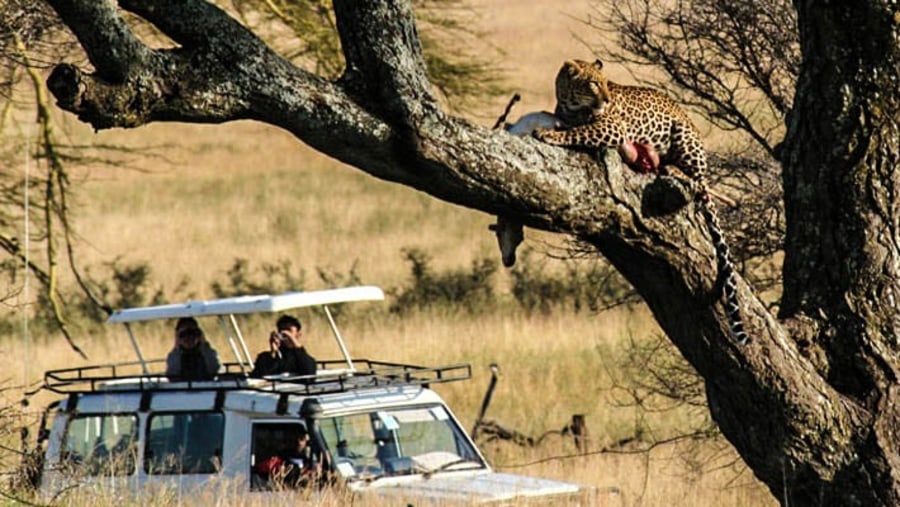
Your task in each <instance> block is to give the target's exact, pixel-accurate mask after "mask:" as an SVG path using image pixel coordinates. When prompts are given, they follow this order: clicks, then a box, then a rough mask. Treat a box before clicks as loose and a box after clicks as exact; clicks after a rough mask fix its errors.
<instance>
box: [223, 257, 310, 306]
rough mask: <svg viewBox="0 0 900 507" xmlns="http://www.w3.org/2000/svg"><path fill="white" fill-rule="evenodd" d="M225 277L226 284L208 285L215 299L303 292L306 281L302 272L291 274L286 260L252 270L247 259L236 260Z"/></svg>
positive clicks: (289, 265) (263, 264) (290, 268)
mask: <svg viewBox="0 0 900 507" xmlns="http://www.w3.org/2000/svg"><path fill="white" fill-rule="evenodd" d="M226 275H227V278H228V281H227V282H226V283H224V284H223V283H219V282H213V283H212V285H210V288H211V289H212V292H213V294H214V295H215V296H216V297H217V298H227V297H234V296H245V295H249V294H280V293H282V292H286V291H289V290H303V286H304V285H305V279H306V273H304V272H303V270H300V272H299V273H294V272H293V269H292V267H291V261H290V260H287V259H284V260H282V261H280V262H278V263H268V262H264V263H262V265H261V266H260V267H259V268H258V269H253V268H251V266H250V262H249V261H248V260H247V259H240V258H237V259H235V260H234V263H233V264H232V265H231V268H229V270H228V271H227V272H226Z"/></svg>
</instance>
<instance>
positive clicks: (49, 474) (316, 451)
mask: <svg viewBox="0 0 900 507" xmlns="http://www.w3.org/2000/svg"><path fill="white" fill-rule="evenodd" d="M383 298H384V294H383V292H382V291H381V289H379V288H378V287H349V288H342V289H333V290H324V291H314V292H293V293H286V294H281V295H276V296H246V297H236V298H227V299H218V300H212V301H191V302H187V303H183V304H171V305H163V306H154V307H146V308H132V309H127V310H121V311H119V312H116V313H115V314H113V315H112V316H111V317H110V318H109V322H111V323H121V324H124V325H125V328H126V330H127V331H128V336H129V338H130V340H131V343H132V345H133V347H134V350H135V353H136V354H137V361H132V362H129V363H120V364H108V365H98V366H85V367H78V368H69V369H63V370H55V371H49V372H47V373H46V375H45V385H44V387H45V388H46V389H49V390H51V391H53V392H56V393H60V394H63V395H65V396H63V397H61V399H60V400H58V401H56V402H54V403H52V404H51V405H50V406H49V407H48V409H47V411H46V412H45V417H44V423H43V426H44V427H43V428H42V431H41V432H40V437H39V440H40V444H41V445H40V446H39V449H41V448H43V449H44V459H43V463H42V466H41V474H40V490H41V492H42V494H43V495H44V496H50V497H52V496H54V495H57V494H59V492H61V491H67V490H69V489H71V488H96V489H98V490H99V489H100V488H113V490H114V491H117V492H121V491H123V490H124V491H128V492H132V493H134V494H138V495H140V494H145V493H146V492H148V491H158V490H159V489H160V488H162V489H167V488H170V490H171V491H177V494H179V495H187V494H191V492H192V491H197V490H198V489H200V488H208V487H212V486H214V485H216V484H225V483H228V484H230V485H231V486H229V491H230V492H235V491H236V492H237V493H238V494H246V495H249V496H251V497H252V496H254V495H263V496H265V495H272V494H281V493H273V492H272V491H273V490H274V489H279V485H273V484H272V482H270V481H269V480H266V479H264V478H263V477H261V476H260V475H259V474H258V473H256V471H257V470H258V467H257V465H258V464H260V463H262V462H264V461H265V460H267V459H269V458H270V457H272V456H273V455H276V454H277V453H278V452H279V451H280V450H282V449H283V448H284V445H285V442H286V441H288V439H289V435H296V434H297V433H298V431H300V430H301V428H302V429H303V430H306V431H307V432H308V434H309V435H310V441H309V447H310V449H311V451H312V452H311V456H312V458H311V459H312V460H315V461H317V462H318V463H319V465H318V466H316V467H315V469H316V470H320V472H319V473H318V474H317V475H316V476H315V478H314V479H312V480H311V481H310V482H311V483H312V484H313V485H314V486H313V489H315V488H316V487H319V488H322V489H318V490H317V491H319V493H312V494H313V495H314V496H315V495H318V496H319V497H322V496H324V495H325V492H333V491H340V492H341V493H340V494H343V495H349V496H350V497H361V498H371V497H368V496H367V495H377V496H378V497H383V498H385V500H387V502H388V503H387V504H388V505H406V504H407V503H414V504H416V505H422V504H426V505H427V504H441V505H443V504H448V503H454V502H456V503H462V504H465V505H468V504H474V503H499V504H509V505H520V504H522V503H523V502H528V500H536V501H539V502H540V503H547V502H550V503H552V504H554V505H555V504H557V501H559V503H560V504H570V502H571V504H578V503H584V502H585V500H584V499H585V498H590V493H586V490H585V489H582V488H581V487H579V486H578V485H575V484H569V483H563V482H558V481H551V480H544V479H537V478H532V477H525V476H518V475H510V474H504V473H497V472H494V471H493V470H491V467H490V466H489V465H488V463H487V462H486V461H485V459H484V456H482V454H481V452H480V451H479V450H478V448H477V447H476V446H475V443H474V442H473V441H472V439H471V438H470V437H469V436H468V435H467V434H466V432H465V431H464V430H463V429H462V426H461V425H460V423H459V421H458V420H457V419H456V417H455V416H454V415H453V413H452V412H451V411H450V409H449V408H448V407H447V405H446V404H445V403H444V401H443V400H442V399H441V397H440V396H438V394H437V393H435V392H434V391H432V390H431V389H430V388H429V386H430V385H433V384H437V383H441V382H451V381H456V380H464V379H468V378H470V376H471V370H470V366H469V365H466V364H454V365H446V366H437V367H423V366H414V365H410V364H397V363H390V362H381V361H374V360H368V359H351V357H350V355H349V354H348V353H347V349H346V347H345V345H344V340H343V338H342V337H341V335H340V333H339V331H338V328H337V327H336V325H335V322H334V319H333V318H332V313H331V311H330V310H329V305H333V304H338V303H346V302H351V301H366V300H381V299H383ZM310 306H315V307H319V308H321V309H322V311H324V314H325V317H326V318H327V321H328V322H329V324H330V326H331V329H332V331H333V332H334V336H335V339H336V340H337V342H338V345H339V348H340V350H341V353H342V354H343V357H342V358H340V359H338V360H329V361H319V364H318V366H319V372H318V373H317V374H316V375H315V376H306V377H290V376H278V377H267V378H263V379H255V378H248V372H249V371H250V370H251V369H252V367H253V365H252V358H251V355H250V353H249V351H248V349H247V346H246V343H245V341H244V338H243V336H242V334H241V331H240V328H239V327H238V319H237V318H236V317H237V316H238V315H241V314H260V313H263V314H265V313H274V312H282V311H287V310H292V309H296V308H300V307H310ZM179 317H195V318H197V319H200V320H201V323H202V319H203V318H213V319H216V320H218V323H219V327H220V328H221V331H222V333H223V335H224V339H225V342H227V343H228V347H229V348H230V349H231V352H232V354H233V355H234V358H235V361H234V362H228V363H226V364H224V365H223V368H222V370H221V371H220V373H219V375H218V376H217V377H216V378H215V379H214V380H209V381H175V380H169V379H167V378H166V376H165V375H164V374H163V373H162V370H163V369H164V365H163V361H162V360H153V361H150V360H145V359H144V358H143V355H142V354H141V350H140V347H139V346H138V340H137V339H136V337H135V335H134V333H133V329H132V325H133V324H134V323H136V322H140V321H150V320H159V319H174V318H179ZM266 318H272V317H271V316H267V317H266ZM213 327H214V326H211V325H210V324H209V323H207V325H206V326H205V328H206V329H207V334H208V335H210V334H212V333H210V330H211V329H212V328H213ZM215 343H216V344H219V342H218V341H215ZM222 343H224V342H222ZM218 348H219V350H220V352H222V347H221V345H220V346H219V347H218ZM223 355H224V354H223ZM315 485H318V486H315ZM265 492H269V493H265ZM236 501H237V500H236ZM588 502H590V500H588ZM365 503H366V502H365V501H363V503H362V504H365Z"/></svg>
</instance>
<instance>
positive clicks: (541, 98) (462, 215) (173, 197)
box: [0, 0, 772, 506]
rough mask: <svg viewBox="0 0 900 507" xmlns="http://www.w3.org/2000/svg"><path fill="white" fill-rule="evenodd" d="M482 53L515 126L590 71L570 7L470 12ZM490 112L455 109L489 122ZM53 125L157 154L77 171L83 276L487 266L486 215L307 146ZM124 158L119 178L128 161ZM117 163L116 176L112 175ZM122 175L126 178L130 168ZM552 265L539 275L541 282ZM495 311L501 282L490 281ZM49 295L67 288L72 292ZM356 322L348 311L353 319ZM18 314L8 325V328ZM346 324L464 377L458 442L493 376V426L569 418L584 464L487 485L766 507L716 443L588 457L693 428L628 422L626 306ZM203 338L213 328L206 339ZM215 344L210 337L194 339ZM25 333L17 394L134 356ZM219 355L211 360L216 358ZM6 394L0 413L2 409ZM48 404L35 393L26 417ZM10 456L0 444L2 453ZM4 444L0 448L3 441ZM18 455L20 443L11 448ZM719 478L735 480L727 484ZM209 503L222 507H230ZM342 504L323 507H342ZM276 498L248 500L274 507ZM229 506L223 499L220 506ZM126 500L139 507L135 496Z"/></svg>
mask: <svg viewBox="0 0 900 507" xmlns="http://www.w3.org/2000/svg"><path fill="white" fill-rule="evenodd" d="M474 4H475V5H476V6H477V7H478V8H480V9H481V12H482V15H481V17H480V20H481V21H480V22H481V24H482V26H481V28H482V29H483V31H484V34H485V35H484V40H486V41H487V42H489V43H490V44H492V45H494V46H496V47H498V48H501V49H502V50H503V51H504V52H505V57H504V59H503V61H502V66H503V70H504V71H505V72H506V76H507V81H508V83H509V85H510V87H511V88H512V89H514V90H515V91H518V92H520V93H522V95H523V101H522V103H521V104H520V105H519V106H517V108H516V110H515V112H514V115H513V116H516V115H518V114H524V113H525V112H528V111H532V110H540V109H545V110H546V109H552V107H553V102H554V99H553V91H552V86H553V77H554V75H555V73H556V71H557V69H558V67H559V65H560V63H561V62H562V61H563V60H565V59H568V58H573V57H574V58H590V57H591V54H590V52H589V50H588V48H587V47H585V46H584V45H583V44H582V43H581V42H580V41H579V38H581V39H584V40H587V41H588V42H590V41H591V40H593V38H595V37H602V36H603V34H592V33H590V32H587V31H585V30H586V29H585V28H584V25H582V24H581V23H580V22H578V18H584V17H585V16H586V14H587V12H588V11H589V7H588V3H587V2H585V1H566V2H559V1H556V0H535V1H532V2H527V3H522V2H520V1H513V0H478V1H476V2H474ZM609 72H610V74H611V76H612V77H613V79H616V80H619V81H622V82H628V81H629V77H628V73H627V71H625V70H624V69H621V68H616V67H615V66H612V67H611V68H610V69H609ZM505 100H506V99H505V98H500V99H497V101H495V103H492V104H488V105H486V106H484V108H483V109H481V110H478V111H475V112H472V113H469V114H470V116H471V118H472V120H473V121H476V122H478V123H481V124H483V125H486V126H489V125H490V124H491V123H493V120H494V118H495V117H496V116H497V114H499V113H500V112H501V111H502V108H503V106H504V105H505ZM60 120H61V121H62V122H63V123H64V124H66V125H67V127H68V130H69V131H70V132H72V134H71V138H72V139H73V140H75V141H76V142H81V141H88V142H96V143H114V144H120V145H124V146H130V147H135V148H138V147H146V146H155V147H156V148H155V149H153V150H151V152H150V153H152V154H153V156H146V155H142V156H137V157H130V158H128V159H127V160H126V161H124V162H123V164H122V165H121V166H120V167H116V168H109V167H101V166H95V167H90V168H87V169H80V170H78V171H77V173H76V174H73V177H74V178H75V179H76V180H78V181H79V182H80V183H79V184H78V190H77V192H78V193H77V196H76V201H75V215H76V216H75V220H76V222H75V223H76V227H77V230H78V245H77V255H78V261H79V263H80V264H82V265H87V266H92V271H93V272H100V266H101V265H102V264H103V263H105V262H109V261H110V260H112V259H118V260H119V262H122V263H128V264H136V263H146V264H147V265H149V266H150V268H151V269H152V274H151V280H152V281H151V284H152V285H153V286H154V287H158V288H162V289H163V292H164V293H165V294H166V295H167V296H173V293H174V292H175V288H176V287H177V286H179V284H182V283H184V284H185V288H184V290H183V291H182V292H179V293H178V296H179V297H182V298H184V297H196V298H209V297H212V294H211V291H210V284H211V283H212V282H214V281H222V279H223V277H224V274H225V272H226V270H227V269H228V268H229V267H230V266H231V265H232V264H233V262H234V260H235V259H237V258H244V259H248V260H250V261H251V262H252V263H253V264H254V265H260V264H262V263H279V262H282V261H285V260H288V261H290V263H291V265H292V266H293V268H294V269H295V270H296V271H300V270H302V271H303V272H305V273H306V282H307V283H306V285H307V286H306V288H310V289H315V288H322V287H324V286H325V283H324V282H321V281H320V280H319V278H318V277H317V276H316V270H317V269H325V270H330V271H333V272H338V273H348V272H349V271H350V270H351V269H353V270H354V271H355V272H356V273H357V274H359V276H360V278H361V279H362V280H363V282H364V283H367V284H375V285H380V286H383V287H397V286H401V285H403V284H405V283H406V282H407V279H408V276H409V275H408V274H409V265H408V263H407V262H406V261H404V259H403V255H402V253H401V250H402V249H403V248H409V247H416V248H421V249H422V250H424V251H426V252H427V253H428V254H429V255H430V256H431V257H432V258H433V267H434V268H435V269H447V268H465V267H466V266H469V265H470V263H471V262H472V261H474V260H476V259H479V258H481V257H484V256H489V257H491V258H494V259H498V257H499V254H498V252H497V248H496V244H495V239H494V237H493V235H492V234H491V233H489V232H488V231H487V229H486V226H487V224H489V223H491V222H492V221H493V219H492V218H491V217H489V216H487V215H485V214H483V213H479V212H475V211H472V210H467V209H462V208H460V207H457V206H453V205H449V204H446V203H443V202H440V201H438V200H436V199H434V198H431V197H429V196H427V195H425V194H422V193H418V192H416V191H414V190H411V189H408V188H404V187H399V186H396V185H393V184H389V183H385V182H381V181H377V180H375V179H374V178H371V177H369V176H367V175H365V174H364V173H362V172H360V171H358V170H356V169H352V168H348V167H346V166H343V165H341V164H339V163H337V162H335V161H333V160H331V159H329V158H327V157H325V156H323V155H321V154H318V153H316V152H314V151H312V150H311V149H309V148H307V147H305V146H304V145H302V144H301V143H300V142H298V141H297V140H296V139H294V138H293V137H292V136H290V135H289V134H287V133H285V132H283V131H280V130H278V129H275V128H273V127H269V126H265V125H260V124H256V123H251V122H235V123H231V124H228V125H219V126H208V125H183V124H154V125H150V126H147V127H142V128H140V129H137V130H133V131H112V132H109V131H104V132H100V133H97V134H94V133H93V132H90V131H89V130H88V129H87V128H85V127H84V126H83V125H79V124H77V123H76V122H75V121H74V120H73V119H72V118H70V117H67V116H61V117H60ZM125 162H127V163H125ZM125 165H127V166H128V167H129V168H125V167H124V166H125ZM135 168H137V169H139V170H136V169H135ZM526 236H527V240H526V245H527V246H529V247H531V248H534V249H535V250H536V251H537V252H538V254H539V255H538V256H536V258H537V259H539V261H540V262H547V263H548V264H549V265H550V266H551V267H550V269H562V267H561V264H559V263H555V261H554V260H553V259H549V258H542V256H541V255H540V254H541V253H547V252H558V250H557V249H558V247H559V246H560V245H561V244H562V242H563V239H564V238H560V237H558V236H552V235H548V234H540V233H536V232H534V231H527V233H526ZM554 266H555V267H554ZM497 278H498V288H497V290H498V292H499V295H498V298H501V299H509V298H510V296H509V294H508V293H506V292H505V290H506V287H507V286H508V284H509V279H510V278H509V275H508V274H507V273H505V272H501V273H499V275H498V277H497ZM64 283H65V284H66V285H67V286H69V287H71V286H72V281H71V280H65V281H64ZM363 306H365V305H363ZM16 315H18V314H16ZM361 315H362V316H360V315H354V316H353V318H349V319H347V322H346V325H345V326H344V327H343V330H344V332H345V336H346V337H347V340H348V342H349V346H350V350H351V352H352V353H353V354H354V355H355V356H358V357H369V358H373V359H382V360H390V361H410V362H415V363H419V364H429V365H433V364H446V363H454V362H467V363H471V364H472V366H473V379H472V380H470V381H468V382H460V383H453V384H445V385H438V386H436V390H438V391H439V392H441V394H442V395H444V396H445V397H446V399H447V401H448V403H449V404H450V406H451V408H453V409H454V411H455V412H456V415H457V417H459V418H460V420H461V421H462V422H463V424H464V425H466V426H467V428H471V425H472V424H473V423H474V420H475V417H476V415H477V413H478V409H479V406H480V403H481V399H482V395H483V393H484V389H485V388H486V386H487V384H488V381H489V378H490V374H489V369H488V366H489V365H490V364H491V363H497V364H499V365H500V368H501V379H500V382H499V385H498V387H497V390H496V392H495V393H494V398H493V403H492V404H491V406H490V409H489V411H488V414H487V418H489V419H492V420H494V421H496V422H498V423H500V424H502V425H503V426H505V427H507V428H512V429H515V430H518V431H520V432H523V433H525V434H528V435H532V436H538V435H541V434H543V433H545V432H547V431H550V430H558V429H560V428H562V427H563V426H564V425H566V424H567V423H568V422H569V420H570V418H571V416H572V415H573V414H584V415H585V416H586V418H587V422H588V427H589V431H590V434H591V441H590V448H589V450H590V451H591V452H590V453H589V454H587V455H586V456H577V455H576V452H575V448H574V446H573V444H572V443H571V442H570V441H569V440H568V439H566V438H560V437H550V438H549V439H548V440H547V442H546V443H545V444H543V445H541V446H539V447H536V448H520V447H518V446H515V445H513V444H510V443H504V442H494V443H489V444H487V445H485V446H484V450H485V451H486V453H487V455H488V457H489V459H490V460H491V462H492V463H493V464H494V465H495V467H496V468H498V469H499V470H502V471H509V472H513V473H523V474H528V475H535V476H544V477H550V478H557V479H563V480H569V481H575V482H580V483H584V484H589V485H593V486H596V487H598V488H601V489H602V490H603V489H606V488H617V489H618V491H619V494H617V495H611V496H609V497H604V498H605V500H609V502H605V501H604V503H605V504H609V505H667V506H672V505H691V506H694V505H739V506H750V505H753V506H756V505H764V504H767V503H771V502H772V501H771V497H770V496H769V494H768V493H767V491H766V490H765V489H764V488H763V487H762V486H761V485H760V484H759V483H758V482H756V481H754V480H753V479H752V476H751V474H750V473H749V472H748V471H746V470H743V471H740V467H739V466H738V467H733V466H729V464H730V463H731V462H732V461H733V460H735V455H734V452H733V451H732V450H730V448H729V447H727V446H724V445H723V444H721V443H713V444H710V443H694V444H691V443H689V442H681V443H678V444H671V445H665V446H660V447H657V448H655V449H654V450H653V451H651V452H648V453H632V452H630V449H629V448H625V449H623V450H622V451H623V452H620V453H599V452H597V451H599V450H600V449H602V448H605V447H607V446H610V445H612V444H613V443H615V442H616V441H618V440H620V439H623V438H627V437H630V436H633V435H634V433H635V431H636V429H637V427H638V426H641V428H642V430H644V431H647V430H649V431H650V432H651V433H652V434H653V435H652V436H655V437H658V438H665V437H666V436H668V435H671V434H673V433H675V432H677V431H678V430H679V428H683V427H685V426H686V425H687V424H688V423H690V422H692V418H695V417H696V415H693V414H691V413H685V412H675V413H666V414H662V415H659V414H639V413H637V412H636V411H635V410H634V409H633V408H629V407H621V406H619V404H618V402H620V401H622V400H621V398H620V397H619V396H617V395H616V393H615V390H614V389H613V385H614V383H615V373H616V371H617V364H618V361H620V360H621V357H622V355H623V354H622V347H623V346H624V344H625V343H626V342H627V341H628V340H630V339H633V338H634V339H640V338H641V337H642V336H647V335H650V334H652V333H656V332H658V330H657V328H656V326H655V324H654V323H653V321H652V317H651V316H650V315H649V314H648V313H647V312H646V311H645V310H643V309H640V308H637V309H619V310H616V311H609V312H604V313H602V314H599V315H598V314H592V313H589V312H581V313H576V312H573V311H571V310H565V309H555V310H552V311H550V312H549V313H539V314H528V313H525V312H523V311H509V312H502V313H488V314H484V315H481V314H476V315H470V314H467V313H464V312H456V311H452V310H446V309H444V310H441V309H433V310H429V311H420V312H414V313H412V314H410V315H406V316H404V317H402V318H401V317H398V316H395V315H389V314H387V313H385V312H374V311H373V312H370V313H365V312H363V313H362V314H361ZM301 317H302V318H303V319H304V322H305V323H306V328H305V329H306V336H307V339H308V342H309V346H310V348H311V349H312V352H313V353H314V354H315V355H316V356H317V357H319V358H329V357H337V356H338V351H337V348H336V346H334V345H333V342H331V341H330V340H329V339H328V338H327V336H328V335H327V333H328V331H327V327H326V325H325V324H324V322H323V321H322V320H321V318H320V317H318V316H315V315H307V314H303V315H301ZM169 326H170V324H168V323H167V324H165V325H156V326H147V328H146V329H144V331H145V333H144V338H143V339H142V342H141V343H142V347H143V351H144V353H145V355H146V356H148V357H163V356H164V355H165V353H166V352H167V350H168V349H169V347H170V346H171V329H170V327H169ZM269 326H270V323H269V322H265V321H251V322H248V331H249V332H248V333H247V335H248V337H249V341H250V344H249V345H250V348H251V350H252V351H258V350H261V349H263V348H264V347H265V342H264V337H265V336H266V334H267V329H268V327H269ZM205 327H206V328H207V331H208V332H210V331H211V328H213V327H214V326H213V325H212V324H211V323H209V324H205ZM210 334H212V333H210ZM24 337H25V333H24V331H22V332H18V331H17V333H16V334H15V335H14V336H12V337H10V338H9V339H5V340H2V341H0V353H2V354H4V355H5V356H7V357H16V358H23V361H21V362H20V363H18V365H19V366H18V367H17V368H16V369H15V371H8V372H7V377H6V378H7V379H10V381H11V383H15V384H18V383H19V381H18V379H21V380H22V382H24V383H28V384H31V383H33V382H35V381H37V380H39V379H40V377H41V374H42V372H43V371H44V370H47V369H52V368H62V367H71V366H79V365H84V364H89V363H98V362H99V363H103V362H115V361H121V360H130V359H131V358H133V354H132V352H131V347H130V345H129V343H128V341H127V339H126V337H125V335H124V334H123V333H122V332H121V330H119V329H112V330H98V331H91V332H90V333H89V334H83V335H80V336H77V337H76V339H77V340H78V342H79V345H81V346H82V347H83V348H84V349H85V350H86V352H87V353H88V355H89V357H90V360H89V361H83V360H82V359H80V358H79V357H78V356H77V355H76V354H74V353H73V352H72V351H71V350H70V349H69V348H68V347H67V346H65V345H64V344H63V343H62V341H61V340H60V339H59V338H58V337H57V336H44V335H41V334H34V333H32V334H31V335H30V336H29V338H28V339H24ZM214 344H215V345H216V347H217V349H218V350H219V351H220V353H222V354H223V355H225V356H226V357H227V356H228V354H226V352H227V351H228V347H227V346H226V345H225V344H224V343H222V342H215V341H214ZM14 399H15V396H11V397H10V398H9V400H14ZM50 399H51V397H50V396H48V395H47V394H46V393H39V394H38V395H36V396H35V397H33V399H32V403H31V406H30V407H29V409H28V411H29V414H32V415H34V414H36V413H38V411H39V409H40V408H42V407H43V405H45V404H46V403H47V402H49V400H50ZM7 440H9V439H7ZM10 443H11V442H10ZM16 445H17V444H16ZM736 469H737V470H738V471H736ZM225 487H227V486H225V485H212V486H211V489H210V492H208V493H207V494H206V496H204V495H200V496H198V497H193V498H190V499H189V498H184V497H179V496H177V495H173V494H160V495H157V496H155V497H154V504H157V505H180V504H182V503H187V504H198V505H223V503H222V502H223V500H221V498H223V496H222V495H219V494H218V490H216V489H215V488H225ZM224 498H228V497H227V496H226V497H224ZM345 500H346V499H325V500H323V502H326V501H327V502H332V504H333V505H341V504H342V503H344V502H345ZM289 501H290V500H287V501H286V500H284V499H280V500H273V499H270V498H268V497H267V498H266V499H264V500H253V501H249V503H248V505H252V504H253V502H259V503H263V502H265V504H266V505H271V503H272V502H274V503H276V504H280V503H282V502H284V503H289ZM67 502H69V503H70V504H72V505H85V504H88V503H90V504H93V505H97V506H103V505H113V504H115V505H123V504H128V503H129V502H128V501H126V500H124V499H122V498H121V497H120V496H118V495H105V496H101V497H100V498H95V499H87V498H85V497H78V496H77V495H76V496H75V497H72V498H70V499H69V500H67ZM225 502H226V504H227V500H225ZM131 503H133V504H141V503H143V501H142V500H139V499H138V500H132V501H131Z"/></svg>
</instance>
